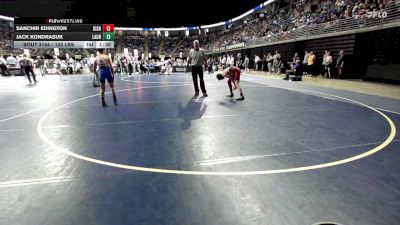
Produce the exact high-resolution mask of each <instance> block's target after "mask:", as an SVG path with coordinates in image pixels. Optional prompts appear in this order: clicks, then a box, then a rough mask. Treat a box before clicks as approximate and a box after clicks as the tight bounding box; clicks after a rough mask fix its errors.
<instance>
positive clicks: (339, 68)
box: [336, 50, 344, 79]
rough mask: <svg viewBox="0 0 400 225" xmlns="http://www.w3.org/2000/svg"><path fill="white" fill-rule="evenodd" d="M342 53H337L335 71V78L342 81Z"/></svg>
mask: <svg viewBox="0 0 400 225" xmlns="http://www.w3.org/2000/svg"><path fill="white" fill-rule="evenodd" d="M343 66H344V51H343V50H341V51H340V52H339V58H338V59H337V60H336V71H337V78H339V79H342V78H344V71H343Z"/></svg>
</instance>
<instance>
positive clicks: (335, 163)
mask: <svg viewBox="0 0 400 225" xmlns="http://www.w3.org/2000/svg"><path fill="white" fill-rule="evenodd" d="M187 85H189V84H187ZM174 86H186V85H184V84H181V85H163V86H150V87H138V88H128V89H122V90H118V91H117V92H124V91H129V90H136V89H148V88H162V87H174ZM266 87H273V86H266ZM275 88H282V87H275ZM282 89H287V90H293V91H299V92H303V93H307V92H308V93H314V94H320V95H327V96H330V97H335V98H339V99H343V100H346V101H350V102H352V103H355V104H357V105H361V106H363V107H366V108H368V109H370V110H372V111H374V112H376V113H378V114H379V115H380V116H382V117H383V118H384V119H385V120H386V121H387V123H388V124H389V126H390V134H389V135H388V137H387V138H386V140H385V141H383V142H382V143H381V144H380V145H378V146H376V147H374V148H373V149H370V150H368V151H366V152H363V153H361V154H358V155H355V156H352V157H350V158H345V159H341V160H337V161H332V162H328V163H321V164H316V165H310V166H301V167H293V168H286V169H273V170H258V171H232V172H229V171H196V170H173V169H161V168H151V167H141V166H132V165H126V164H119V163H113V162H109V161H104V160H99V159H95V158H91V157H87V156H83V155H80V154H77V153H74V152H72V151H70V150H68V149H64V148H62V147H60V146H58V145H56V144H54V143H53V142H51V141H50V140H49V139H48V138H47V136H46V135H45V134H44V133H43V131H42V125H43V121H45V119H46V118H47V117H48V116H49V115H50V114H51V113H53V112H54V111H56V110H58V109H59V108H62V107H64V106H66V105H70V104H73V103H75V102H78V101H82V100H85V99H88V98H93V97H95V96H99V94H95V95H90V96H86V97H83V98H79V99H76V100H73V101H70V102H67V103H65V104H62V105H59V106H56V107H54V108H53V109H51V110H50V111H48V112H47V113H46V114H44V115H43V116H42V117H41V118H40V120H39V122H38V123H37V127H36V130H37V132H38V134H39V137H40V138H41V139H42V140H43V141H44V142H45V143H46V144H47V145H49V146H50V147H52V148H54V149H56V150H58V151H60V152H63V153H65V154H67V155H69V156H72V157H74V158H77V159H81V160H85V161H88V162H92V163H95V164H100V165H105V166H110V167H114V168H120V169H128V170H134V171H141V172H152V173H162V174H180V175H202V176H250V175H267V174H281V173H292V172H301V171H307V170H315V169H321V168H327V167H333V166H338V165H341V164H345V163H350V162H352V161H356V160H358V159H362V158H365V157H367V156H369V155H372V154H374V153H376V152H378V151H381V150H382V149H384V148H385V147H386V146H388V145H389V144H390V143H391V142H392V140H393V139H394V137H395V135H396V126H395V125H394V122H393V121H392V120H391V119H390V118H389V117H388V116H386V115H385V114H384V113H382V112H380V111H379V110H377V109H375V108H373V107H372V106H368V105H366V104H364V103H361V102H357V101H355V100H351V99H348V98H344V97H340V96H336V95H331V94H326V93H322V92H317V91H309V90H301V89H295V88H282ZM108 93H109V92H108Z"/></svg>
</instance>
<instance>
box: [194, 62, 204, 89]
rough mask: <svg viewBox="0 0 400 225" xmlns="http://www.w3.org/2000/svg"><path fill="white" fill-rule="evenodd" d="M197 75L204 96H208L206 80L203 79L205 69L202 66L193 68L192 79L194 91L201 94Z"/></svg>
mask: <svg viewBox="0 0 400 225" xmlns="http://www.w3.org/2000/svg"><path fill="white" fill-rule="evenodd" d="M197 75H199V78H200V88H201V91H202V92H203V94H206V93H207V91H206V87H205V86H204V79H203V67H202V66H192V78H193V85H194V91H195V92H196V93H199V84H198V83H197Z"/></svg>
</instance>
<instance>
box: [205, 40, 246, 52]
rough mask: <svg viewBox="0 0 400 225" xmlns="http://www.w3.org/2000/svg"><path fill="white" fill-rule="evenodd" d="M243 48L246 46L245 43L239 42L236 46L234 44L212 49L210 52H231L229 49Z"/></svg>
mask: <svg viewBox="0 0 400 225" xmlns="http://www.w3.org/2000/svg"><path fill="white" fill-rule="evenodd" d="M245 46H246V43H245V42H241V43H237V44H234V45H228V46H226V47H220V48H213V49H212V51H213V52H222V51H225V50H231V49H235V48H243V47H245Z"/></svg>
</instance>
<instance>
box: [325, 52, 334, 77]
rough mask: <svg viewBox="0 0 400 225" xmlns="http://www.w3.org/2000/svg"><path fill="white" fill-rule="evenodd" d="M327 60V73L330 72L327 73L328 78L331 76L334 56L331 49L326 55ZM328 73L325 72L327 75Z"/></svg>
mask: <svg viewBox="0 0 400 225" xmlns="http://www.w3.org/2000/svg"><path fill="white" fill-rule="evenodd" d="M325 62H326V64H325V68H326V74H328V75H327V76H328V78H331V67H332V62H333V58H332V55H331V52H330V51H328V52H327V56H326V61H325ZM326 74H325V77H326Z"/></svg>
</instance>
